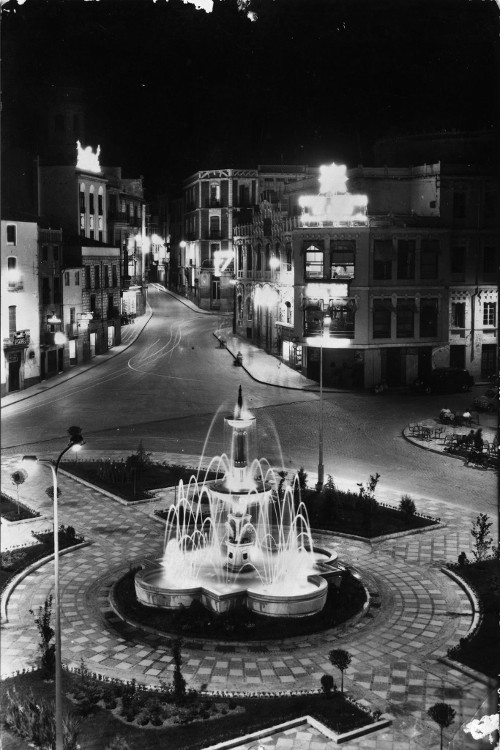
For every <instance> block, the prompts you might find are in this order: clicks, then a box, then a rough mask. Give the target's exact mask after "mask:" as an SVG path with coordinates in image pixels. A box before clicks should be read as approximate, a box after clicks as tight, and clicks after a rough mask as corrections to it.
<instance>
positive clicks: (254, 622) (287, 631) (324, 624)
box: [114, 570, 366, 641]
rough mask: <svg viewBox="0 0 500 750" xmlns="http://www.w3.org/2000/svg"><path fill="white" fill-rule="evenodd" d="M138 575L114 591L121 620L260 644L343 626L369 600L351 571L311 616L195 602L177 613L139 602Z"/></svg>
mask: <svg viewBox="0 0 500 750" xmlns="http://www.w3.org/2000/svg"><path fill="white" fill-rule="evenodd" d="M135 572H136V571H134V570H131V571H129V572H127V573H126V575H125V576H124V577H123V578H122V579H121V580H120V581H118V583H117V584H116V585H115V588H114V596H115V602H116V605H117V607H118V610H119V611H120V613H121V614H122V616H128V617H129V618H130V619H132V620H134V621H135V622H138V623H140V624H143V625H144V626H146V627H149V628H154V629H156V630H159V631H160V632H164V633H171V634H182V635H183V636H191V637H195V638H204V639H206V638H214V639H223V640H226V641H231V640H233V641H239V640H244V641H259V640H268V639H269V640H272V639H282V638H293V637H299V636H303V635H307V634H310V633H316V632H318V631H321V630H326V629H328V628H332V627H335V626H337V625H340V624H341V623H343V622H345V621H346V620H349V619H350V618H351V617H353V616H354V615H355V614H357V613H358V612H359V611H360V610H361V609H362V608H363V605H364V604H365V602H366V592H365V589H364V587H363V585H362V584H361V583H360V581H359V580H358V579H357V578H356V577H355V576H353V575H352V574H351V573H350V572H349V571H348V570H346V571H344V573H343V576H342V582H341V584H340V588H338V589H337V588H335V586H334V585H330V587H329V591H328V597H327V600H326V604H325V606H324V608H323V610H322V611H321V612H318V613H317V614H315V615H312V616H310V617H297V618H290V617H283V618H278V617H272V618H269V617H265V616H263V615H259V614H256V613H255V612H251V611H250V610H248V609H246V608H245V607H240V608H238V609H235V610H232V611H230V612H227V613H225V614H222V615H217V614H215V613H214V612H210V611H209V610H208V609H206V608H205V607H204V606H203V605H202V604H201V603H200V602H196V601H194V602H193V603H192V604H191V606H190V607H187V608H181V609H177V610H165V609H163V610H162V609H154V608H151V607H146V606H144V605H143V604H141V603H140V602H138V601H137V597H136V594H135V588H134V575H135Z"/></svg>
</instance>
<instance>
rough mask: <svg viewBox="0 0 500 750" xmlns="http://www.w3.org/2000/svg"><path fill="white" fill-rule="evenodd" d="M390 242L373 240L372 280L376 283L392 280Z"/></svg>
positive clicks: (391, 250)
mask: <svg viewBox="0 0 500 750" xmlns="http://www.w3.org/2000/svg"><path fill="white" fill-rule="evenodd" d="M392 258H393V249H392V240H374V243H373V278H374V279H376V280H378V281H383V280H386V279H392Z"/></svg>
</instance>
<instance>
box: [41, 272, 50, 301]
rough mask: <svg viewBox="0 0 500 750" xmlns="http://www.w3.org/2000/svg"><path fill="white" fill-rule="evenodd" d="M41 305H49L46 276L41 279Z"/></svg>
mask: <svg viewBox="0 0 500 750" xmlns="http://www.w3.org/2000/svg"><path fill="white" fill-rule="evenodd" d="M42 305H50V281H49V279H48V277H47V276H44V277H43V278H42Z"/></svg>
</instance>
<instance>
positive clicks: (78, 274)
mask: <svg viewBox="0 0 500 750" xmlns="http://www.w3.org/2000/svg"><path fill="white" fill-rule="evenodd" d="M75 286H80V271H75Z"/></svg>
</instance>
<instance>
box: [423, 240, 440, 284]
mask: <svg viewBox="0 0 500 750" xmlns="http://www.w3.org/2000/svg"><path fill="white" fill-rule="evenodd" d="M438 257H439V240H422V242H421V243H420V278H421V279H437V276H438Z"/></svg>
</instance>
